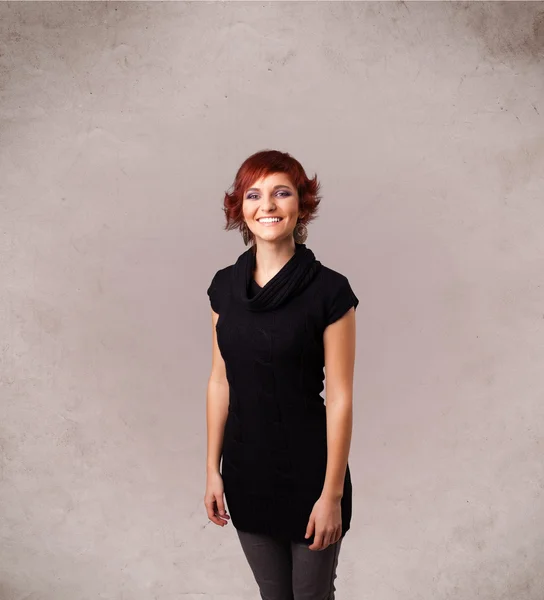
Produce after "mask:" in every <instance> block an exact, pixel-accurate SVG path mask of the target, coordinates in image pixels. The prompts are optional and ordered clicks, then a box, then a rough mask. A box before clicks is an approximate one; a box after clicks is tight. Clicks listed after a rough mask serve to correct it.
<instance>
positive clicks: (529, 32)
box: [453, 2, 544, 65]
mask: <svg viewBox="0 0 544 600" xmlns="http://www.w3.org/2000/svg"><path fill="white" fill-rule="evenodd" d="M453 6H454V10H455V14H456V18H457V19H458V20H459V21H461V22H462V23H463V24H464V25H465V26H466V27H467V28H469V29H470V30H472V31H473V32H474V33H475V34H476V35H477V36H478V37H479V38H480V39H481V40H482V42H483V44H484V47H485V50H486V53H487V54H488V56H489V57H490V58H495V59H496V60H498V61H500V62H502V63H505V64H510V65H511V64H513V63H519V62H527V63H538V62H541V61H542V59H543V58H544V3H542V2H483V3H482V2H463V3H460V4H455V5H453Z"/></svg>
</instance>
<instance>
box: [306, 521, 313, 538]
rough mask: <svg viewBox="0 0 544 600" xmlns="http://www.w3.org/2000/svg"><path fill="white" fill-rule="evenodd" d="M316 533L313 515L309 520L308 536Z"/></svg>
mask: <svg viewBox="0 0 544 600" xmlns="http://www.w3.org/2000/svg"><path fill="white" fill-rule="evenodd" d="M313 533H314V519H313V517H310V520H309V521H308V526H307V527H306V536H305V537H307V538H309V537H312V534H313Z"/></svg>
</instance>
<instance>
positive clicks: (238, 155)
mask: <svg viewBox="0 0 544 600" xmlns="http://www.w3.org/2000/svg"><path fill="white" fill-rule="evenodd" d="M0 44H1V46H0V48H1V52H0V86H1V95H0V278H1V282H2V286H1V288H0V290H1V291H0V348H1V353H0V360H1V371H0V395H1V396H0V600H98V599H108V600H174V599H175V600H180V599H181V598H183V599H184V600H197V599H202V598H209V599H215V600H219V599H221V600H246V599H247V600H249V599H253V598H256V597H257V590H256V587H255V583H254V581H253V578H252V574H251V572H250V570H249V567H248V565H247V563H246V561H245V559H244V557H243V555H242V551H241V548H240V546H239V542H238V540H237V538H236V535H235V531H234V529H233V528H232V526H231V525H229V526H228V527H226V528H224V529H221V528H219V527H216V526H215V525H213V524H211V523H209V522H208V519H207V517H206V513H205V510H204V506H203V501H202V498H203V495H204V484H205V451H206V440H205V413H204V410H205V393H206V384H207V377H208V375H209V368H210V364H211V354H210V352H211V325H210V309H209V304H208V299H207V296H206V294H205V290H206V288H207V286H208V284H209V281H210V280H211V276H212V275H213V273H214V272H215V270H216V269H218V268H219V267H221V266H226V265H227V264H231V263H232V262H234V260H235V259H236V258H237V256H238V255H239V254H240V253H241V252H242V251H243V250H244V246H243V243H242V240H241V237H240V236H239V235H238V234H237V233H236V232H228V233H227V232H224V231H223V230H222V227H223V215H222V212H221V201H222V194H223V192H224V191H225V190H226V189H227V188H228V187H229V186H230V184H231V182H232V179H233V177H234V174H235V171H236V169H237V168H238V166H239V165H240V164H241V162H242V161H243V160H244V159H245V158H246V157H247V156H248V155H249V154H251V153H253V152H255V151H257V150H261V149H264V148H276V149H280V150H285V151H288V152H290V153H292V154H293V155H294V156H296V157H297V158H298V159H299V160H300V161H301V162H302V163H303V165H304V166H305V168H306V169H307V172H308V174H309V175H310V176H312V175H313V174H314V173H317V174H318V176H319V177H320V179H321V181H322V186H323V187H322V191H323V196H324V199H323V202H322V205H321V209H320V217H319V218H318V219H317V221H316V222H315V223H313V224H312V225H311V227H310V231H309V238H308V242H307V245H308V246H309V247H310V248H312V250H313V251H314V252H315V254H316V256H317V258H318V259H319V260H321V261H322V262H323V263H324V264H327V265H328V266H330V267H332V268H335V269H337V270H340V271H341V272H343V273H345V274H346V275H347V276H348V277H349V278H350V281H351V282H352V284H353V287H354V289H355V291H356V293H357V294H358V296H359V298H360V301H361V304H360V306H359V308H358V312H357V328H358V338H357V339H358V349H357V369H356V381H355V424H354V435H353V443H352V450H351V458H350V465H351V468H352V477H353V484H354V515H353V522H352V523H353V525H352V530H351V531H350V533H349V534H348V536H347V537H346V541H345V543H344V546H343V550H342V554H341V556H340V563H339V567H338V579H337V589H338V592H337V598H338V600H359V599H363V598H364V599H367V598H368V599H372V600H398V599H399V598H402V599H403V600H473V599H476V598H478V599H481V600H541V599H542V598H543V597H544V502H543V485H544V468H543V460H542V456H543V451H544V441H543V433H544V402H543V399H544V370H543V360H544V281H543V274H544V236H543V234H542V224H543V219H544V198H543V192H544V180H543V172H544V168H543V167H544V141H543V133H544V128H543V115H544V89H543V86H544V77H543V75H544V73H543V71H544V67H543V64H544V63H543V49H544V6H543V4H542V3H538V2H535V3H527V4H525V3H517V2H516V3H505V4H503V3H421V4H420V3H389V2H384V3H342V2H332V3H327V2H320V3H314V2H302V3H295V2H293V3H275V2H271V3H262V2H254V3H245V2H233V3H223V2H219V3H199V2H196V3H164V4H163V3H154V2H151V3H113V2H110V3H101V2H96V3H95V2H90V3H85V2H76V3H73V4H72V3H60V2H59V3H46V2H43V3H42V2H38V3H28V2H21V3H17V2H14V3H11V2H10V3H7V2H5V3H2V4H1V5H0Z"/></svg>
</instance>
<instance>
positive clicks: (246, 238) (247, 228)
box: [242, 221, 250, 246]
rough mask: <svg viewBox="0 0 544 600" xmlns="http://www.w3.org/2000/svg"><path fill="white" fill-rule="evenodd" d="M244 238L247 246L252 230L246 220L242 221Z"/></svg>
mask: <svg viewBox="0 0 544 600" xmlns="http://www.w3.org/2000/svg"><path fill="white" fill-rule="evenodd" d="M242 238H243V240H244V244H245V245H246V246H247V245H248V244H249V240H250V231H249V227H248V226H247V223H246V222H245V221H244V222H243V223H242Z"/></svg>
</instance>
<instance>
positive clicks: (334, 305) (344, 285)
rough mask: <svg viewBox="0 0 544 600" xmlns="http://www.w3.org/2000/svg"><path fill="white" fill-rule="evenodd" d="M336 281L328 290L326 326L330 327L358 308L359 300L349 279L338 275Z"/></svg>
mask: <svg viewBox="0 0 544 600" xmlns="http://www.w3.org/2000/svg"><path fill="white" fill-rule="evenodd" d="M335 279H336V281H335V282H334V283H333V284H331V288H329V289H328V294H327V299H326V311H325V325H330V324H331V323H334V322H335V321H338V319H339V318H340V317H343V316H344V315H345V314H346V313H347V311H348V310H349V309H350V308H351V307H352V306H353V307H354V308H357V305H358V304H359V299H358V298H357V296H356V295H355V293H354V292H353V290H352V289H351V285H350V283H349V280H348V278H347V277H346V276H345V275H341V274H338V276H337V277H336V278H335Z"/></svg>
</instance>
